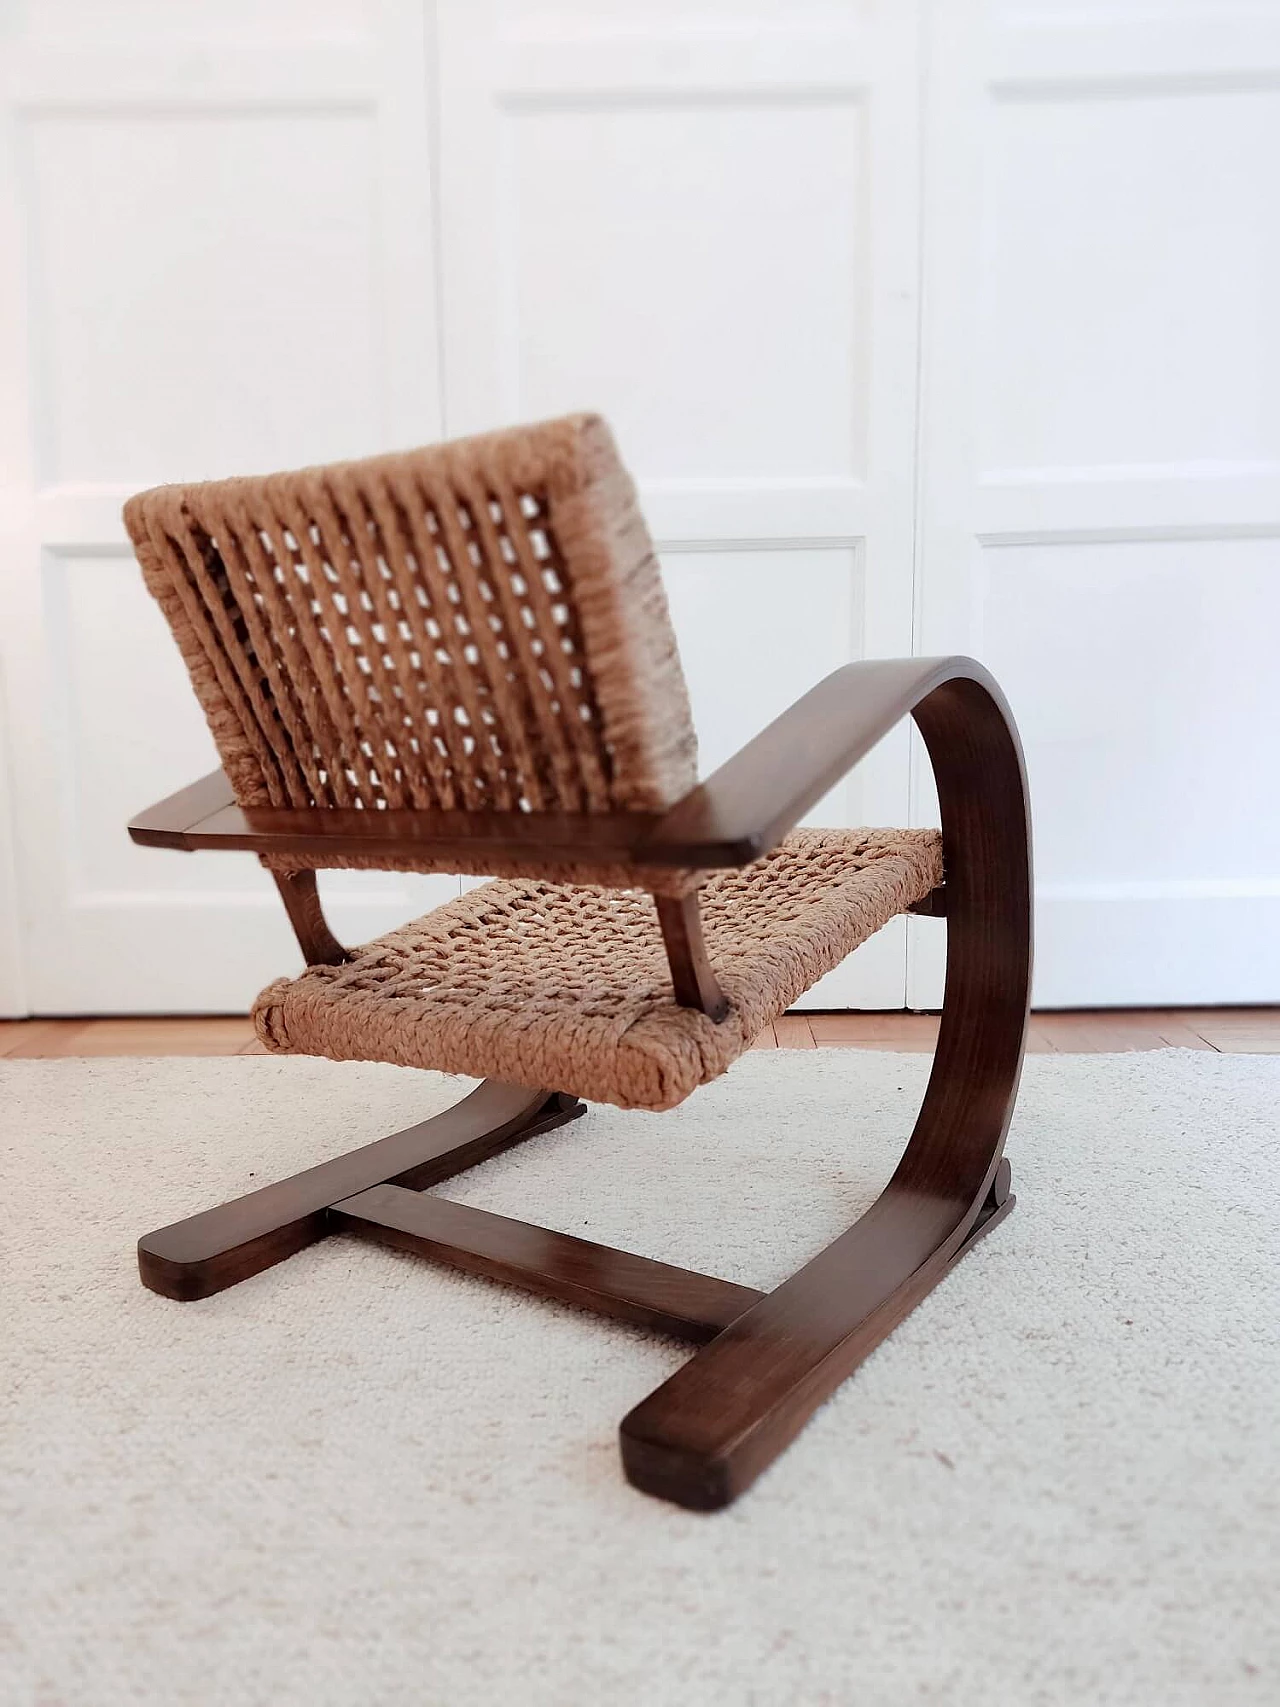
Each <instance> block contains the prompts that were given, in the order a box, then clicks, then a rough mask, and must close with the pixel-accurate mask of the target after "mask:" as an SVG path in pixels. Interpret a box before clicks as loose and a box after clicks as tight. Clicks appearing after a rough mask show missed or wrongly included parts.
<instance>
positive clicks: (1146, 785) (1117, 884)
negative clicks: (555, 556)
mask: <svg viewBox="0 0 1280 1707" xmlns="http://www.w3.org/2000/svg"><path fill="white" fill-rule="evenodd" d="M983 22H984V28H982V29H975V27H974V7H973V5H972V4H970V3H969V0H939V4H938V5H937V6H936V8H935V10H934V13H933V27H932V29H931V31H930V36H929V45H928V56H927V84H926V99H925V110H926V114H927V119H926V131H927V140H926V162H925V180H924V181H925V185H926V195H925V203H924V208H923V229H924V233H925V244H924V254H925V266H924V327H923V352H922V353H923V365H922V373H923V392H922V399H921V415H920V424H921V508H920V521H919V542H918V543H919V561H918V576H919V610H920V627H919V635H918V643H919V647H920V650H921V651H923V652H939V651H965V652H972V653H976V654H977V655H978V656H979V657H981V658H982V659H983V660H984V662H985V663H987V664H988V665H990V667H991V668H992V669H993V670H994V671H995V673H996V675H997V676H998V677H999V678H1000V679H1001V681H1002V682H1003V683H1004V685H1005V687H1006V690H1007V692H1008V694H1009V697H1010V699H1011V701H1012V704H1013V708H1014V711H1015V713H1016V715H1017V717H1018V720H1019V723H1020V725H1021V729H1022V735H1023V740H1024V743H1025V745H1026V749H1027V760H1028V767H1029V771H1030V778H1031V790H1032V805H1033V808H1034V819H1035V826H1036V855H1037V877H1038V883H1037V930H1038V944H1037V962H1038V966H1037V979H1036V1000H1037V1001H1038V1002H1039V1003H1040V1004H1041V1005H1043V1006H1047V1007H1058V1006H1075V1005H1094V1004H1097V1005H1117V1006H1123V1005H1128V1004H1137V1005H1143V1004H1153V1003H1161V1004H1162V1003H1194V1004H1198V1003H1216V1002H1224V1003H1226V1002H1274V1001H1276V1000H1278V999H1280V812H1277V809H1276V806H1275V800H1274V796H1275V787H1274V778H1275V774H1276V752H1277V746H1278V745H1280V711H1278V710H1277V695H1276V666H1275V656H1276V648H1277V643H1278V642H1280V314H1278V313H1277V304H1280V5H1277V4H1275V3H1263V4H1258V3H1256V0H1241V3H1236V0H1199V3H1197V0H1164V3H1162V0H1109V3H1107V4H1090V5H1087V6H1085V5H1081V6H1078V7H1073V6H1064V5H1062V4H1061V3H1060V0H1002V3H1001V4H999V5H992V6H991V7H990V9H989V11H988V12H987V13H986V14H985V16H984V20H983ZM922 781H923V779H922ZM929 805H930V802H929V798H928V791H927V788H925V787H923V786H922V787H921V788H920V790H919V793H918V797H917V809H918V810H919V811H921V812H924V813H927V812H928V810H929ZM936 950H937V943H936V939H935V940H933V941H931V940H930V939H929V938H928V937H927V936H926V935H925V933H924V932H921V933H920V940H919V942H918V943H917V944H916V953H915V956H914V965H913V974H912V979H911V985H910V998H911V1000H912V1002H913V1003H919V1004H921V1005H926V1004H929V1003H931V1002H932V1001H934V1000H936V998H937V992H938V991H939V989H940V984H941V979H940V968H939V966H938V964H937V953H936Z"/></svg>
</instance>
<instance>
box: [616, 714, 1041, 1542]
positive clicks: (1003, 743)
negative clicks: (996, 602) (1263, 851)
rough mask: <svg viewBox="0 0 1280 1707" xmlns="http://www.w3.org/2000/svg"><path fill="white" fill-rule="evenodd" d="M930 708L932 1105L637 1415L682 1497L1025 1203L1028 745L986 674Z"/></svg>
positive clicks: (715, 1501)
mask: <svg viewBox="0 0 1280 1707" xmlns="http://www.w3.org/2000/svg"><path fill="white" fill-rule="evenodd" d="M915 717H916V721H917V723H918V725H919V727H920V730H921V733H922V734H923V736H924V738H925V742H926V745H927V746H928V748H929V753H930V757H931V758H932V760H933V767H934V772H935V775H936V777H937V782H938V796H939V801H940V804H941V808H942V832H943V843H944V846H945V847H946V850H947V876H946V891H947V913H946V916H947V982H946V993H945V999H944V1005H943V1012H942V1022H941V1027H940V1030H939V1036H938V1047H937V1052H936V1054H935V1056H934V1063H933V1071H932V1074H931V1076H930V1079H929V1084H928V1087H927V1089H926V1091H925V1097H924V1102H923V1104H922V1106H921V1109H920V1115H919V1118H918V1119H917V1121H916V1125H915V1130H914V1131H913V1133H912V1135H911V1140H910V1142H909V1144H908V1146H907V1149H906V1152H905V1154H904V1155H903V1158H902V1161H901V1162H900V1163H899V1165H898V1168H897V1171H896V1172H895V1174H894V1176H893V1178H892V1179H891V1180H890V1182H889V1184H888V1185H887V1186H886V1188H885V1190H884V1192H883V1194H882V1195H881V1197H880V1198H879V1200H878V1201H877V1202H876V1203H875V1204H874V1205H873V1206H872V1208H871V1209H870V1210H868V1212H867V1213H866V1214H865V1215H864V1216H863V1217H862V1218H861V1220H859V1221H858V1222H856V1223H855V1224H854V1226H853V1227H851V1228H850V1229H849V1231H848V1232H847V1233H845V1234H843V1235H842V1236H841V1237H840V1238H838V1239H837V1240H836V1241H835V1242H834V1243H833V1244H831V1245H829V1246H828V1247H827V1249H826V1250H824V1251H823V1252H822V1253H821V1254H820V1255H819V1256H817V1257H815V1258H814V1259H813V1261H812V1262H810V1263H807V1264H806V1265H805V1267H804V1268H802V1269H801V1270H800V1271H799V1273H798V1274H795V1275H793V1276H792V1278H791V1279H790V1280H788V1281H786V1282H784V1283H783V1285H781V1286H780V1287H778V1289H777V1290H776V1291H774V1292H771V1293H769V1294H768V1296H767V1297H765V1298H763V1299H762V1300H761V1301H760V1303H758V1304H756V1305H754V1306H753V1307H752V1308H751V1309H749V1310H747V1311H746V1312H745V1313H744V1314H743V1315H742V1316H741V1317H739V1318H738V1320H737V1321H735V1322H734V1323H733V1324H732V1325H731V1326H730V1327H729V1328H727V1329H726V1330H725V1332H724V1333H722V1334H720V1335H719V1336H718V1337H717V1338H716V1339H714V1340H712V1341H711V1343H710V1344H709V1345H707V1346H706V1347H705V1348H704V1349H703V1350H702V1351H700V1352H699V1353H698V1354H697V1355H696V1356H695V1357H694V1358H693V1359H692V1360H691V1361H690V1362H689V1363H687V1364H685V1365H684V1367H683V1368H682V1369H679V1370H677V1371H676V1373H675V1374H674V1375H673V1376H671V1378H670V1379H669V1380H668V1381H666V1382H664V1383H663V1385H662V1386H661V1387H660V1388H659V1389H658V1390H657V1392H656V1393H653V1394H651V1395H650V1397H649V1398H647V1399H645V1400H644V1401H643V1402H642V1403H641V1404H640V1405H638V1406H637V1407H636V1408H635V1410H633V1411H632V1412H631V1413H630V1415H629V1416H627V1417H626V1418H625V1419H624V1420H623V1423H622V1457H623V1464H624V1466H625V1468H626V1473H627V1476H628V1477H629V1479H630V1480H631V1481H632V1482H633V1483H634V1484H635V1485H636V1486H637V1487H640V1488H643V1489H645V1490H646V1491H647V1492H649V1493H653V1494H659V1495H661V1496H663V1497H664V1498H667V1499H671V1500H674V1501H676V1502H677V1503H678V1504H680V1505H685V1506H691V1507H694V1508H696V1509H703V1510H711V1509H714V1508H716V1507H718V1506H723V1505H726V1504H728V1502H729V1501H730V1500H732V1499H734V1498H736V1497H737V1495H738V1494H740V1493H741V1492H742V1491H743V1489H744V1488H746V1487H748V1486H749V1485H750V1484H751V1482H752V1481H754V1480H755V1478H756V1477H757V1476H758V1475H759V1474H760V1472H761V1471H762V1470H763V1469H764V1468H765V1467H766V1466H767V1465H768V1464H769V1463H771V1462H772V1460H773V1459H774V1458H775V1457H776V1456H777V1455H778V1453H779V1452H780V1451H781V1450H782V1449H783V1447H784V1446H786V1445H787V1443H788V1442H789V1441H790V1440H791V1439H792V1438H793V1437H794V1436H795V1435H796V1434H797V1433H798V1432H799V1430H800V1429H801V1428H802V1427H803V1425H804V1423H805V1422H806V1420H807V1419H808V1418H809V1416H810V1415H811V1414H812V1413H813V1411H814V1410H815V1409H816V1408H817V1406H818V1405H819V1404H820V1403H821V1401H822V1400H823V1399H824V1398H826V1397H827V1396H828V1395H829V1394H830V1393H831V1392H833V1391H834V1389H835V1388H836V1387H837V1386H839V1384H840V1383H841V1382H842V1381H843V1380H844V1379H845V1378H846V1377H847V1376H848V1375H850V1374H852V1372H853V1371H854V1370H855V1369H856V1368H857V1366H858V1365H859V1364H860V1363H861V1362H862V1361H863V1359H864V1358H865V1357H866V1356H867V1355H868V1354H869V1353H870V1352H871V1351H873V1350H874V1349H875V1347H876V1346H878V1345H879V1344H880V1342H881V1341H882V1340H883V1339H884V1338H885V1336H886V1335H887V1334H888V1333H890V1332H891V1330H892V1329H893V1328H894V1327H895V1326H896V1325H897V1324H898V1322H900V1321H901V1320H902V1318H903V1317H904V1316H905V1315H906V1314H907V1313H908V1311H910V1310H911V1309H913V1308H914V1307H915V1305H916V1304H918V1303H919V1302H920V1300H921V1299H922V1298H923V1297H924V1296H925V1295H926V1293H928V1292H929V1291H930V1290H931V1289H932V1288H933V1287H934V1286H935V1285H936V1284H937V1283H938V1281H939V1280H941V1279H942V1277H943V1276H944V1275H945V1274H946V1273H947V1271H948V1270H949V1269H950V1268H951V1267H952V1265H953V1264H954V1263H955V1262H956V1261H957V1260H958V1259H959V1258H960V1257H961V1256H962V1255H963V1254H964V1253H965V1251H967V1250H968V1249H969V1248H970V1246H971V1243H972V1241H973V1239H974V1238H975V1237H976V1236H977V1235H978V1234H979V1233H980V1232H985V1231H988V1230H989V1229H990V1227H991V1226H993V1225H995V1223H996V1221H997V1219H998V1218H1000V1217H1003V1216H1004V1215H1006V1214H1008V1212H1009V1209H1010V1208H1011V1207H1012V1204H1013V1199H1012V1198H1011V1197H1010V1196H1009V1195H1008V1189H1009V1172H1008V1165H1007V1164H1006V1163H1005V1162H1004V1161H1003V1159H1002V1150H1003V1146H1004V1139H1005V1133H1006V1131H1007V1129H1008V1124H1009V1118H1010V1115H1011V1114H1012V1111H1013V1101H1014V1096H1015V1094H1016V1091H1017V1085H1018V1078H1019V1074H1020V1072H1021V1067H1022V1055H1023V1049H1024V1046H1025V1037H1026V1024H1027V1005H1028V997H1029V993H1030V980H1031V870H1030V848H1029V833H1028V822H1027V805H1026V787H1025V779H1024V776H1023V771H1022V762H1021V755H1020V752H1019V749H1018V745H1017V741H1016V739H1015V737H1014V736H1013V734H1012V733H1011V731H1010V729H1009V727H1008V725H1007V723H1006V722H1005V720H1004V717H1003V715H1002V714H1001V712H1000V710H999V708H998V707H997V706H996V705H995V703H994V701H993V700H992V699H991V697H990V696H989V695H988V694H987V692H986V690H985V689H984V688H983V687H981V686H980V684H978V683H976V682H973V681H956V682H948V683H947V684H946V685H945V686H943V687H941V688H939V689H937V690H936V691H935V692H934V693H932V694H930V695H929V697H928V698H927V699H925V700H923V701H922V702H921V704H920V705H919V706H918V707H917V709H916V712H915Z"/></svg>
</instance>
